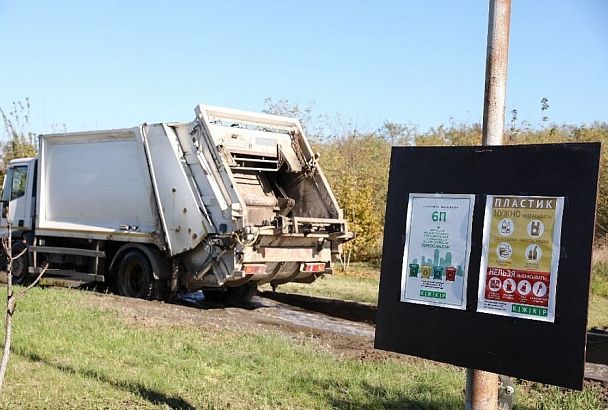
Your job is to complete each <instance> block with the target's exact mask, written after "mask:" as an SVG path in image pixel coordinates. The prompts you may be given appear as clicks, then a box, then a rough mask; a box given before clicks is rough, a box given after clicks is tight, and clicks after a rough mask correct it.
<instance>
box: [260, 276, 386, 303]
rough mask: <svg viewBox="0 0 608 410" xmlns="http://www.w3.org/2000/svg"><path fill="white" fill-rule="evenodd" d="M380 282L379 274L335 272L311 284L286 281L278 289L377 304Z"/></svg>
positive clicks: (267, 288) (264, 288) (268, 288)
mask: <svg viewBox="0 0 608 410" xmlns="http://www.w3.org/2000/svg"><path fill="white" fill-rule="evenodd" d="M378 284H379V282H378V274H376V276H375V277H361V276H344V275H339V274H335V275H325V276H323V277H321V278H319V279H317V280H316V281H314V282H313V283H310V284H309V283H286V284H284V285H280V286H279V287H278V288H277V291H279V292H288V293H299V294H302V295H309V296H320V297H326V298H332V299H342V300H353V301H356V302H364V303H373V304H376V303H377V301H378ZM260 289H261V290H270V285H263V286H261V287H260Z"/></svg>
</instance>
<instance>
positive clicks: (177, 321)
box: [87, 293, 420, 361]
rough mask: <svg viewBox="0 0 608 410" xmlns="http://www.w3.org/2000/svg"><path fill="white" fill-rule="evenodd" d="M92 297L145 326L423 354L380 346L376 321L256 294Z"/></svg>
mask: <svg viewBox="0 0 608 410" xmlns="http://www.w3.org/2000/svg"><path fill="white" fill-rule="evenodd" d="M87 299H88V301H87V304H92V305H95V306H98V307H101V308H103V309H108V310H113V311H117V312H119V313H120V315H121V316H122V318H123V320H127V321H128V322H131V323H136V324H137V325H139V326H143V327H157V326H160V327H162V326H188V327H190V326H194V327H200V328H204V329H209V330H213V329H217V330H231V331H258V332H259V331H262V332H273V333H279V334H282V335H284V336H287V337H293V338H306V339H309V340H310V339H311V338H314V339H316V340H317V341H318V342H319V343H318V345H319V346H320V347H321V348H323V349H326V350H329V351H331V352H332V353H334V354H336V355H339V356H348V357H355V358H359V359H365V360H382V359H385V358H389V357H393V358H399V359H400V360H406V361H410V360H420V359H416V358H412V357H408V356H403V355H398V354H394V353H390V352H382V351H378V350H374V348H373V338H374V327H373V326H372V325H369V324H365V323H357V322H350V321H347V320H343V319H338V318H333V317H330V316H326V315H323V314H319V313H312V312H308V311H305V310H302V309H299V308H295V307H291V306H288V305H285V304H282V303H279V302H275V301H272V300H269V299H264V298H259V297H256V298H255V299H254V303H253V307H252V308H251V309H243V308H233V307H229V308H224V307H221V308H219V307H218V308H213V307H206V308H197V307H188V306H182V305H174V304H168V303H163V302H157V301H145V300H141V299H131V298H125V297H122V296H117V295H107V294H96V293H91V294H90V297H89V298H87Z"/></svg>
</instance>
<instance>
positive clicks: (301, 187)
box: [176, 106, 352, 289]
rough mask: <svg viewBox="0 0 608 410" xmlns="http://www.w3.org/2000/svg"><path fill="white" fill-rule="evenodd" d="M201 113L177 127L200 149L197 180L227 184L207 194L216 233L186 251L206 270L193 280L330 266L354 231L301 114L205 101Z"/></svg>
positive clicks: (300, 276)
mask: <svg viewBox="0 0 608 410" xmlns="http://www.w3.org/2000/svg"><path fill="white" fill-rule="evenodd" d="M196 114H197V119H196V121H195V124H194V126H193V127H192V126H191V127H190V131H189V132H184V131H185V130H183V131H180V130H179V126H178V129H177V131H176V134H177V135H178V136H180V137H179V140H180V142H181V143H182V146H185V147H186V148H185V150H186V151H192V152H194V151H196V150H197V151H198V154H197V155H194V156H196V157H197V158H196V159H197V160H198V165H197V164H196V161H190V167H191V168H193V167H197V166H198V167H199V168H202V169H207V172H203V174H205V175H201V174H200V173H197V172H193V173H192V174H193V177H194V180H195V181H197V185H198V186H207V185H209V184H210V183H211V184H213V183H215V184H217V185H218V187H221V188H223V189H218V190H217V191H218V192H220V191H221V192H222V197H221V198H219V201H218V200H217V199H218V198H217V197H209V196H207V197H206V196H205V195H204V194H203V195H202V199H203V202H204V203H205V208H206V211H207V214H208V215H209V219H210V220H211V224H212V228H211V229H210V232H211V231H213V233H210V234H209V236H208V238H206V240H204V241H203V242H202V243H201V245H199V247H197V248H196V249H194V250H193V251H191V252H189V253H188V254H187V255H185V258H184V261H185V262H186V265H187V266H188V268H189V270H191V271H197V272H204V274H203V275H200V274H197V275H195V276H194V277H192V279H191V280H190V282H189V284H188V287H190V288H197V287H200V288H206V289H209V288H214V287H218V286H222V285H224V286H227V287H234V286H240V285H243V284H245V283H255V284H262V283H271V284H273V285H278V284H281V283H287V282H312V281H314V280H315V279H316V278H317V277H318V276H320V275H322V274H324V273H329V272H331V269H332V264H333V263H334V262H335V260H336V259H337V258H338V257H339V254H340V251H341V244H342V243H343V242H344V241H346V240H348V239H350V238H351V237H352V234H351V233H350V232H349V231H348V229H347V226H346V222H345V220H344V219H343V215H342V211H341V209H340V208H339V206H338V203H337V201H336V199H335V197H334V195H333V193H332V191H331V189H330V187H329V185H328V183H327V180H326V178H325V176H324V175H323V172H322V170H321V169H320V167H319V164H318V162H317V159H318V157H317V156H315V154H314V153H313V151H312V149H311V146H310V144H309V143H308V141H307V140H306V137H305V136H304V133H303V130H302V128H301V126H300V124H299V123H298V121H296V120H294V119H290V118H286V117H279V116H274V115H265V114H255V113H249V112H243V111H235V110H228V109H221V108H215V107H205V106H198V107H197V109H196ZM186 129H187V128H186ZM186 135H187V137H186ZM188 145H190V147H189V148H188ZM185 156H186V157H188V155H187V154H186V155H185ZM197 176H198V179H197ZM201 177H202V178H204V179H205V181H200V180H201V179H202V178H201ZM199 191H200V192H206V191H207V192H208V191H209V190H208V189H204V188H202V189H199Z"/></svg>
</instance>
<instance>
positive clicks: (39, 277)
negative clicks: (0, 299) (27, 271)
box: [15, 262, 49, 300]
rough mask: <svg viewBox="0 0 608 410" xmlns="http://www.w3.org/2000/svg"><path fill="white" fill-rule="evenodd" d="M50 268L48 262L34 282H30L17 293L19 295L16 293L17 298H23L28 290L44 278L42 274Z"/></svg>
mask: <svg viewBox="0 0 608 410" xmlns="http://www.w3.org/2000/svg"><path fill="white" fill-rule="evenodd" d="M48 268H49V264H48V262H47V263H46V264H45V265H44V266H43V267H42V270H41V271H40V273H39V274H38V277H37V278H36V279H35V280H34V281H33V282H32V283H30V284H29V285H28V286H27V287H26V288H23V289H21V291H20V292H19V293H17V295H15V300H19V299H21V298H22V297H23V296H25V294H26V293H27V291H28V290H30V289H31V288H33V287H34V286H36V285H37V284H38V282H40V279H42V276H43V275H44V274H45V272H46V270H47V269H48Z"/></svg>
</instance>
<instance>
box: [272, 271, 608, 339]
mask: <svg viewBox="0 0 608 410" xmlns="http://www.w3.org/2000/svg"><path fill="white" fill-rule="evenodd" d="M379 278H380V272H379V270H378V269H376V270H374V268H373V267H370V266H367V267H366V266H365V265H363V264H359V265H357V266H356V269H355V270H354V271H353V272H351V273H346V274H345V273H335V274H333V275H327V276H324V277H322V278H319V279H317V280H316V281H315V282H313V283H312V284H299V283H287V284H285V285H280V286H279V288H278V290H279V291H280V292H291V293H299V294H303V295H309V296H320V297H327V298H332V299H343V300H352V301H355V302H364V303H372V304H376V303H377V302H378V284H379ZM261 289H262V290H270V286H269V285H264V286H263V287H262V288H261ZM588 322H589V323H588V327H590V328H591V327H594V326H598V327H608V263H597V264H596V265H595V266H594V268H593V273H592V282H591V297H590V299H589V319H588Z"/></svg>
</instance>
